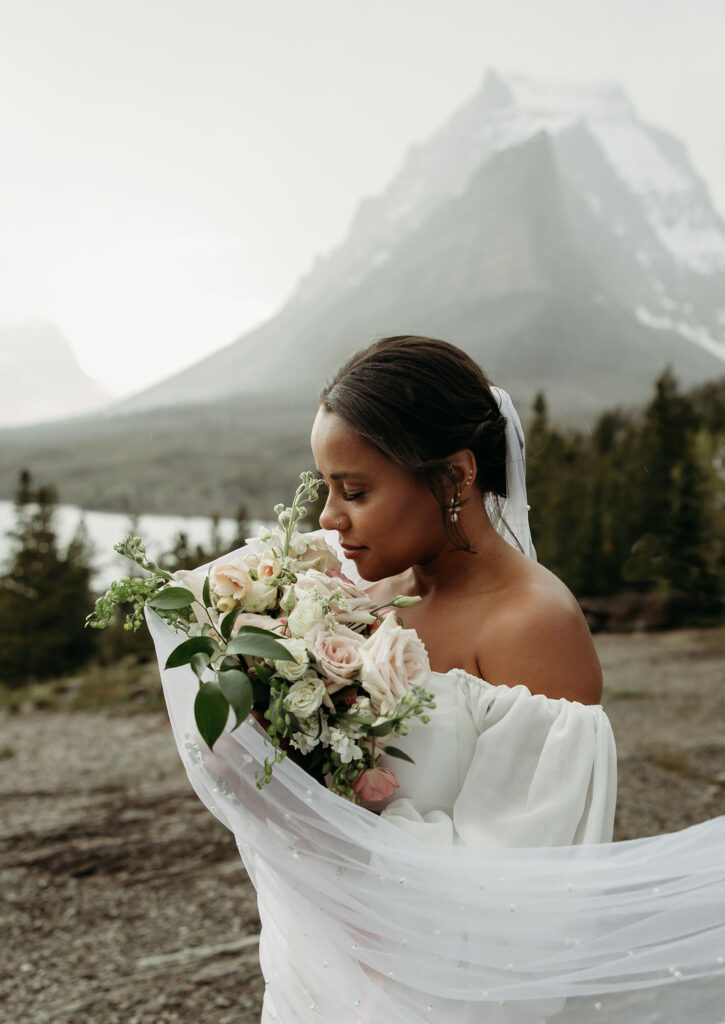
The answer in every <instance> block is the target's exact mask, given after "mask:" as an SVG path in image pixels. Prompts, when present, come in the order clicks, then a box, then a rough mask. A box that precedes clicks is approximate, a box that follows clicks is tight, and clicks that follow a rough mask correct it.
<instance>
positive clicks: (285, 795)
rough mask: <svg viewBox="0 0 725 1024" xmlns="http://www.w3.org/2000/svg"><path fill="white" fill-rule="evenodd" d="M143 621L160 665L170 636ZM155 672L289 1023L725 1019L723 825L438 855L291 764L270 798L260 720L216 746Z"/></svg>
mask: <svg viewBox="0 0 725 1024" xmlns="http://www.w3.org/2000/svg"><path fill="white" fill-rule="evenodd" d="M149 624H150V627H151V631H152V633H153V636H154V640H155V642H156V646H157V653H158V657H159V662H160V664H161V665H163V664H164V663H165V661H166V657H167V655H168V653H169V652H170V651H171V650H172V649H173V647H175V646H176V645H177V643H178V636H177V634H175V633H174V632H173V631H172V630H171V629H170V628H169V627H168V626H167V625H166V624H165V623H163V622H162V621H161V620H159V619H158V618H157V617H156V616H155V615H153V614H150V616H149ZM162 679H163V685H164V692H165V695H166V701H167V705H168V709H169V715H170V718H171V723H172V726H173V730H174V736H175V738H176V742H177V745H178V747H179V751H180V753H181V756H182V759H183V761H184V764H185V766H186V770H187V772H188V774H189V778H190V780H191V783H192V785H193V787H194V789H195V790H196V792H197V794H198V795H199V797H200V798H201V799H202V800H203V801H204V803H205V804H206V805H207V807H208V808H209V810H210V811H211V812H212V813H213V814H215V815H216V817H217V818H218V819H219V820H220V821H221V822H222V823H223V824H224V825H226V826H227V827H228V828H229V829H231V830H232V831H233V832H234V835H235V837H236V839H237V843H238V846H239V850H240V853H241V856H242V859H243V860H244V863H245V866H246V868H247V870H248V872H249V875H250V877H251V879H252V881H253V882H254V884H255V885H256V887H257V891H258V897H259V911H260V917H261V920H262V925H263V931H262V941H261V945H260V960H261V963H262V968H263V971H264V974H265V977H266V979H267V982H268V987H269V991H270V993H271V996H272V999H273V1002H274V1006H275V1009H276V1013H277V1015H278V1018H279V1020H280V1021H282V1022H283V1024H299V1022H303V1024H307V1022H309V1024H312V1022H315V1024H319V1022H321V1021H324V1022H329V1024H362V1022H365V1024H367V1022H370V1024H382V1022H384V1024H419V1022H422V1021H429V1020H442V1019H444V1018H443V1017H442V1016H441V1013H440V1009H439V1008H440V1006H441V1005H442V1002H441V1001H444V1002H445V1001H451V1000H452V1001H455V1004H456V1005H459V1006H460V1007H461V1010H462V1013H463V1014H464V1016H461V1018H460V1019H461V1020H466V1021H471V1022H473V1021H477V1022H478V1021H480V1022H486V1024H491V1022H496V1024H503V1022H506V1024H514V1022H518V1021H521V1020H523V1021H526V1022H530V1021H532V1020H534V1019H537V1018H536V1017H532V1015H531V1007H532V1006H536V1005H539V1006H540V1008H541V1017H540V1018H538V1019H541V1020H543V1019H548V1020H556V1021H560V1022H562V1024H564V1022H569V1024H574V1022H583V1021H606V1022H614V1021H617V1022H618V1024H620V1022H623V1021H624V1022H631V1024H648V1022H652V1024H655V1022H657V1024H660V1022H662V1024H665V1022H671V1024H675V1022H677V1024H680V1022H682V1021H683V1020H686V1019H687V1020H693V1021H697V1022H698V1024H719V1022H722V1021H723V1020H725V818H718V819H715V820H713V821H709V822H706V823H705V824H702V825H696V826H694V827H692V828H689V829H685V830H684V831H682V832H677V833H672V834H668V835H663V836H655V837H650V838H644V839H638V840H633V841H629V842H622V843H605V844H598V845H581V846H563V847H562V846H560V847H547V848H539V847H534V848H532V847H528V848H518V849H517V848H513V849H512V848H490V849H472V848H470V847H466V846H450V847H437V846H433V845H430V844H427V843H422V842H420V841H418V840H417V839H416V838H415V837H413V836H411V835H409V834H408V833H407V832H405V831H404V830H402V829H400V828H397V827H396V826H395V825H394V824H393V823H391V822H389V821H386V820H385V819H384V818H383V817H380V816H378V815H375V814H373V813H371V812H370V811H369V810H366V809H364V808H362V807H358V806H355V805H354V804H352V803H349V802H348V801H346V800H343V799H342V798H340V797H338V796H336V795H335V794H333V793H331V792H330V791H328V790H327V789H325V788H324V787H323V786H321V785H319V784H318V783H316V782H314V781H313V780H312V779H311V778H310V777H309V776H308V775H306V773H305V772H304V771H303V770H302V769H301V768H299V767H298V766H297V765H295V764H294V763H292V762H290V761H284V762H282V763H281V764H279V765H277V766H276V768H275V774H274V779H273V781H272V782H271V783H270V784H269V785H267V786H265V787H264V788H263V789H262V790H261V791H260V790H259V789H258V788H257V786H256V784H255V772H259V771H260V770H261V765H262V763H263V761H264V758H265V756H268V755H269V753H270V747H269V744H268V742H267V739H266V735H265V733H264V732H263V730H262V729H261V728H260V727H259V726H258V725H257V723H256V722H254V721H252V720H247V721H246V722H245V723H244V724H243V725H242V726H241V727H240V728H239V729H237V730H236V731H235V732H233V733H227V734H224V735H223V736H222V738H221V739H220V740H219V741H218V742H217V744H216V746H215V749H214V751H213V753H212V752H210V751H209V750H208V749H207V748H206V747H205V746H204V744H203V742H202V741H201V740H200V739H199V737H198V735H197V732H196V728H195V724H194V719H193V700H194V695H195V692H196V688H197V682H196V677H195V676H194V675H193V673H192V672H191V670H190V669H188V668H178V669H172V670H168V671H166V670H164V671H162ZM499 782H500V780H496V779H495V778H492V779H491V780H490V784H491V785H497V784H499ZM226 895H227V894H221V893H220V898H222V897H224V898H226ZM241 984H242V979H241V978H240V985H241ZM552 1010H553V1011H555V1015H554V1016H551V1013H552ZM519 1011H520V1012H519Z"/></svg>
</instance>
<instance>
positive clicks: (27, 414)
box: [0, 317, 109, 426]
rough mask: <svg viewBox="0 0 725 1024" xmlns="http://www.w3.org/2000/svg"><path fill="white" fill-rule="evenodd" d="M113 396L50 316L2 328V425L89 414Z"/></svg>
mask: <svg viewBox="0 0 725 1024" xmlns="http://www.w3.org/2000/svg"><path fill="white" fill-rule="evenodd" d="M108 397H109V396H108V395H107V394H106V393H105V392H104V391H103V389H102V388H101V386H100V385H99V384H98V383H97V382H96V381H94V380H93V379H92V378H91V377H89V376H88V375H87V374H86V373H84V371H83V370H82V369H81V367H80V366H79V365H78V363H77V361H76V358H75V356H74V354H73V350H72V348H71V345H70V342H69V341H68V339H67V338H66V337H65V335H64V334H63V333H62V331H61V330H60V328H59V327H58V326H57V324H55V323H53V322H52V321H51V320H46V319H44V318H42V317H34V318H32V319H28V320H23V321H21V322H19V323H14V324H6V325H3V326H0V425H2V426H19V425H21V424H27V423H38V422H40V421H42V420H53V419H61V418H63V417H66V416H73V415H76V414H79V413H84V412H89V411H91V410H95V409H98V408H100V407H101V406H102V405H104V404H105V403H106V402H107V401H108Z"/></svg>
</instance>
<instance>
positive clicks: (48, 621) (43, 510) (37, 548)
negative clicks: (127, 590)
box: [0, 470, 94, 686]
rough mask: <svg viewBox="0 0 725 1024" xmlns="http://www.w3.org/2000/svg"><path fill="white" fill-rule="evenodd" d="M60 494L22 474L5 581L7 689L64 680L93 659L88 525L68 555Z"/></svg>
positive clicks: (2, 638)
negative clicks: (88, 624)
mask: <svg viewBox="0 0 725 1024" xmlns="http://www.w3.org/2000/svg"><path fill="white" fill-rule="evenodd" d="M56 504H57V494H56V491H55V488H53V487H50V486H39V487H37V488H36V487H34V486H33V481H32V478H31V476H30V473H29V472H28V471H27V470H23V471H22V472H21V473H20V477H19V481H18V487H17V491H16V498H15V526H14V528H13V529H12V530H10V531H9V537H10V540H11V554H10V558H9V561H8V564H7V568H6V571H5V572H4V574H3V575H2V576H1V577H0V650H2V652H3V653H2V661H1V662H0V666H1V667H0V682H4V683H6V684H7V685H10V686H21V685H24V684H26V683H29V682H32V681H34V680H38V679H46V678H50V677H52V676H57V675H62V674H64V673H66V672H69V671H72V670H73V669H74V668H76V667H77V666H78V665H80V664H82V663H83V662H84V661H85V660H86V659H87V658H88V657H89V655H90V653H91V650H92V647H93V643H94V638H93V636H92V635H91V634H90V632H89V631H88V630H86V629H85V628H84V621H85V616H86V614H87V612H88V608H89V607H90V605H91V594H90V576H91V565H90V551H89V547H88V541H87V537H86V535H85V528H84V526H83V524H81V525H80V526H79V529H78V531H77V533H76V535H75V537H74V538H73V540H72V541H71V543H70V544H69V546H68V549H67V551H66V552H65V553H62V552H61V551H60V550H59V548H58V541H57V537H56V533H55V523H54V518H55V510H56Z"/></svg>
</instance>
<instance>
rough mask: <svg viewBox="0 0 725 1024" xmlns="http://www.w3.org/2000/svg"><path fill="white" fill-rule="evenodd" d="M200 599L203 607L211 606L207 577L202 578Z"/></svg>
mask: <svg viewBox="0 0 725 1024" xmlns="http://www.w3.org/2000/svg"><path fill="white" fill-rule="evenodd" d="M201 599H202V601H203V603H204V607H205V608H211V591H210V589H209V577H208V576H207V577H206V579H205V580H204V589H203V590H202V592H201Z"/></svg>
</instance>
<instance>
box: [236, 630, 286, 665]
mask: <svg viewBox="0 0 725 1024" xmlns="http://www.w3.org/2000/svg"><path fill="white" fill-rule="evenodd" d="M273 636H274V634H273V633H270V634H269V635H267V636H260V635H259V634H258V633H256V634H255V633H247V632H242V630H241V629H240V630H239V632H238V633H237V635H236V636H235V637H234V639H233V640H230V641H229V643H228V644H227V649H226V653H227V654H246V655H248V656H251V657H253V658H266V659H267V661H294V660H295V656H294V654H291V653H290V651H288V650H287V648H286V647H283V646H282V644H281V643H280V642H279V640H278V639H274V640H273V639H272V637H273Z"/></svg>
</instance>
